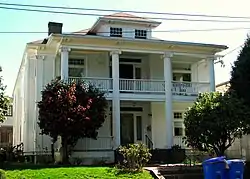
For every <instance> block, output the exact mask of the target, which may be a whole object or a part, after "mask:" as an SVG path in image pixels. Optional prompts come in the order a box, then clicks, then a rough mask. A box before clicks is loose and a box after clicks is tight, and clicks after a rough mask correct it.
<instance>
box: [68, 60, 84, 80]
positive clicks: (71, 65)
mask: <svg viewBox="0 0 250 179" xmlns="http://www.w3.org/2000/svg"><path fill="white" fill-rule="evenodd" d="M71 59H72V60H84V65H74V64H69V62H68V70H69V68H77V69H78V68H83V70H84V76H83V77H87V57H86V56H81V57H69V61H70V60H71ZM69 77H77V76H69ZM80 78H81V77H80Z"/></svg>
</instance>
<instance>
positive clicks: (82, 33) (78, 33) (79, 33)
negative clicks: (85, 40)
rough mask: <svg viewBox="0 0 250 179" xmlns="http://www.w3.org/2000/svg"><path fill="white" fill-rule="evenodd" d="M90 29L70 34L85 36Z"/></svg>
mask: <svg viewBox="0 0 250 179" xmlns="http://www.w3.org/2000/svg"><path fill="white" fill-rule="evenodd" d="M89 30H90V28H88V29H83V30H80V31H76V32H72V33H71V34H77V35H86V34H87V33H88V32H89Z"/></svg>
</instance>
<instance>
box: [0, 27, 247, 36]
mask: <svg viewBox="0 0 250 179" xmlns="http://www.w3.org/2000/svg"><path fill="white" fill-rule="evenodd" d="M249 29H250V27H249V28H246V27H236V28H223V29H173V30H156V31H153V33H179V32H213V31H227V30H228V31H230V30H249ZM47 33H48V32H38V31H37V32H35V31H0V34H47ZM72 33H74V34H78V33H79V34H80V33H81V32H64V34H72ZM99 33H102V34H105V33H110V32H99ZM122 33H123V34H126V33H134V31H123V32H122Z"/></svg>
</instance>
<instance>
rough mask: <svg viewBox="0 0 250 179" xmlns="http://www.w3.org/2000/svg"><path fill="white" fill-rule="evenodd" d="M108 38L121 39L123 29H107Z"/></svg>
mask: <svg viewBox="0 0 250 179" xmlns="http://www.w3.org/2000/svg"><path fill="white" fill-rule="evenodd" d="M120 31H121V32H120ZM115 32H116V33H115ZM118 32H119V33H118ZM109 36H110V37H122V36H123V29H122V28H121V27H110V28H109Z"/></svg>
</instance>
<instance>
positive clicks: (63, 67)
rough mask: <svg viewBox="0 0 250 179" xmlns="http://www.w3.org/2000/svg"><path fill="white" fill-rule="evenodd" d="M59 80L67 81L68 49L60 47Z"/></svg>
mask: <svg viewBox="0 0 250 179" xmlns="http://www.w3.org/2000/svg"><path fill="white" fill-rule="evenodd" d="M60 50H61V80H68V77H69V76H68V73H69V68H68V66H69V52H70V48H68V47H61V49H60Z"/></svg>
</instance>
